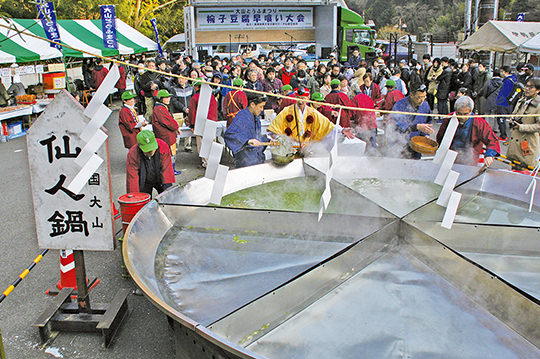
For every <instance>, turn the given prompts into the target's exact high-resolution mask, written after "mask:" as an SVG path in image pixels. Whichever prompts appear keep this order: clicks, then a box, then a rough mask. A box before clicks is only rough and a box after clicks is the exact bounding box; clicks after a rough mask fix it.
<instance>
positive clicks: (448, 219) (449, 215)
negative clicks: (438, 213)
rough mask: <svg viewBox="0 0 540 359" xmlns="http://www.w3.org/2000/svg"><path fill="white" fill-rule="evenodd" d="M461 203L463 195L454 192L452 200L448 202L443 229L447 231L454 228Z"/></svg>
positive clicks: (451, 196)
mask: <svg viewBox="0 0 540 359" xmlns="http://www.w3.org/2000/svg"><path fill="white" fill-rule="evenodd" d="M460 201H461V193H459V192H452V194H451V195H450V200H449V201H448V207H446V212H444V218H443V220H442V223H441V227H443V228H446V229H451V228H452V224H454V219H455V218H456V213H457V209H458V206H459V202H460Z"/></svg>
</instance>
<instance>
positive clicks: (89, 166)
mask: <svg viewBox="0 0 540 359" xmlns="http://www.w3.org/2000/svg"><path fill="white" fill-rule="evenodd" d="M102 163H103V159H102V158H101V157H99V156H98V155H96V154H93V155H92V157H90V160H88V162H86V164H85V165H84V166H83V168H81V170H80V171H79V173H77V176H75V178H74V179H73V181H71V183H70V184H69V185H68V186H67V187H66V188H67V189H68V190H70V191H71V192H73V193H75V194H79V193H80V192H81V190H82V189H83V187H84V185H85V184H86V183H88V180H89V179H90V177H92V175H93V174H94V173H95V172H96V171H97V169H98V168H99V166H101V164H102Z"/></svg>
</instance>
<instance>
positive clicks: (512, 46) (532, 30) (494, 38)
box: [459, 20, 540, 52]
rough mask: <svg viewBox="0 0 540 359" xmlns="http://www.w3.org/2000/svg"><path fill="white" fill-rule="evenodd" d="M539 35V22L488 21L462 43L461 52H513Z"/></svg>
mask: <svg viewBox="0 0 540 359" xmlns="http://www.w3.org/2000/svg"><path fill="white" fill-rule="evenodd" d="M538 33H540V22H517V21H493V20H492V21H489V22H487V23H486V24H485V25H484V26H482V27H481V28H480V29H479V30H478V31H476V32H475V33H474V34H472V35H471V37H469V38H468V39H467V40H465V41H463V42H462V43H461V45H459V48H460V49H462V50H476V51H496V52H514V51H518V50H519V46H520V45H521V44H523V43H524V42H525V41H527V40H529V39H531V38H533V37H535V36H536V35H537V34H538Z"/></svg>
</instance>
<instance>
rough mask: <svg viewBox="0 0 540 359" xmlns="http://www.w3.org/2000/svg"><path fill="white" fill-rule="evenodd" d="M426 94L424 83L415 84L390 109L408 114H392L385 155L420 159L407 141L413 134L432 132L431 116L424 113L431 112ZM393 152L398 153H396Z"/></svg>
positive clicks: (422, 134)
mask: <svg viewBox="0 0 540 359" xmlns="http://www.w3.org/2000/svg"><path fill="white" fill-rule="evenodd" d="M426 96H427V87H426V85H424V84H417V85H416V86H415V87H413V88H411V91H410V94H409V96H407V97H405V98H403V99H401V100H399V101H398V102H396V103H395V105H394V107H393V108H392V111H397V112H408V113H410V114H400V113H393V114H392V121H391V123H390V124H391V126H389V128H388V130H389V131H388V132H389V133H388V135H387V141H388V142H387V143H388V148H387V149H386V152H387V155H389V156H392V155H397V156H399V157H403V158H410V159H420V157H421V156H420V154H419V153H417V152H414V151H413V150H412V149H411V148H410V146H409V141H410V140H411V138H413V137H414V136H425V135H426V134H428V135H429V134H432V133H434V130H433V128H432V127H431V124H430V123H429V122H431V118H430V117H429V116H426V114H430V113H431V109H430V108H429V104H428V103H427V101H426ZM392 152H394V153H392ZM395 152H398V153H397V154H396V153H395Z"/></svg>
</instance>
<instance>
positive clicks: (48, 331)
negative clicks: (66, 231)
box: [32, 250, 129, 347]
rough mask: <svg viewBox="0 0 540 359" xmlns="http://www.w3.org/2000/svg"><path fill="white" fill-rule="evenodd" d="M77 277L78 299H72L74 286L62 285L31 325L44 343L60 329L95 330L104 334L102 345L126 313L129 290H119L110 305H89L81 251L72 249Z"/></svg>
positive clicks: (112, 334) (107, 341)
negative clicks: (49, 303) (37, 330)
mask: <svg viewBox="0 0 540 359" xmlns="http://www.w3.org/2000/svg"><path fill="white" fill-rule="evenodd" d="M73 256H74V259H75V273H76V277H77V288H78V289H79V291H78V293H77V301H76V302H72V300H71V296H72V292H73V288H64V289H62V290H61V291H60V293H58V295H57V296H56V297H55V298H54V300H53V303H51V305H50V306H49V307H48V308H47V309H46V310H45V311H44V312H43V313H42V314H41V316H40V317H39V318H38V320H37V321H36V323H34V324H33V325H32V326H34V327H37V328H38V329H39V336H40V338H41V341H42V343H43V344H45V343H48V342H52V340H54V338H56V336H57V335H58V333H60V332H95V333H101V334H102V335H103V343H104V345H105V347H108V346H109V345H110V344H111V341H112V339H113V338H114V335H115V334H116V331H117V330H118V328H119V327H120V325H121V324H122V321H123V320H124V318H125V317H126V316H127V313H128V303H127V296H128V295H129V290H128V289H120V290H119V291H118V292H117V293H116V296H115V297H114V299H113V301H112V302H111V303H109V304H93V305H90V298H89V296H88V286H87V283H86V268H85V265H84V254H83V251H80V250H75V251H73Z"/></svg>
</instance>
